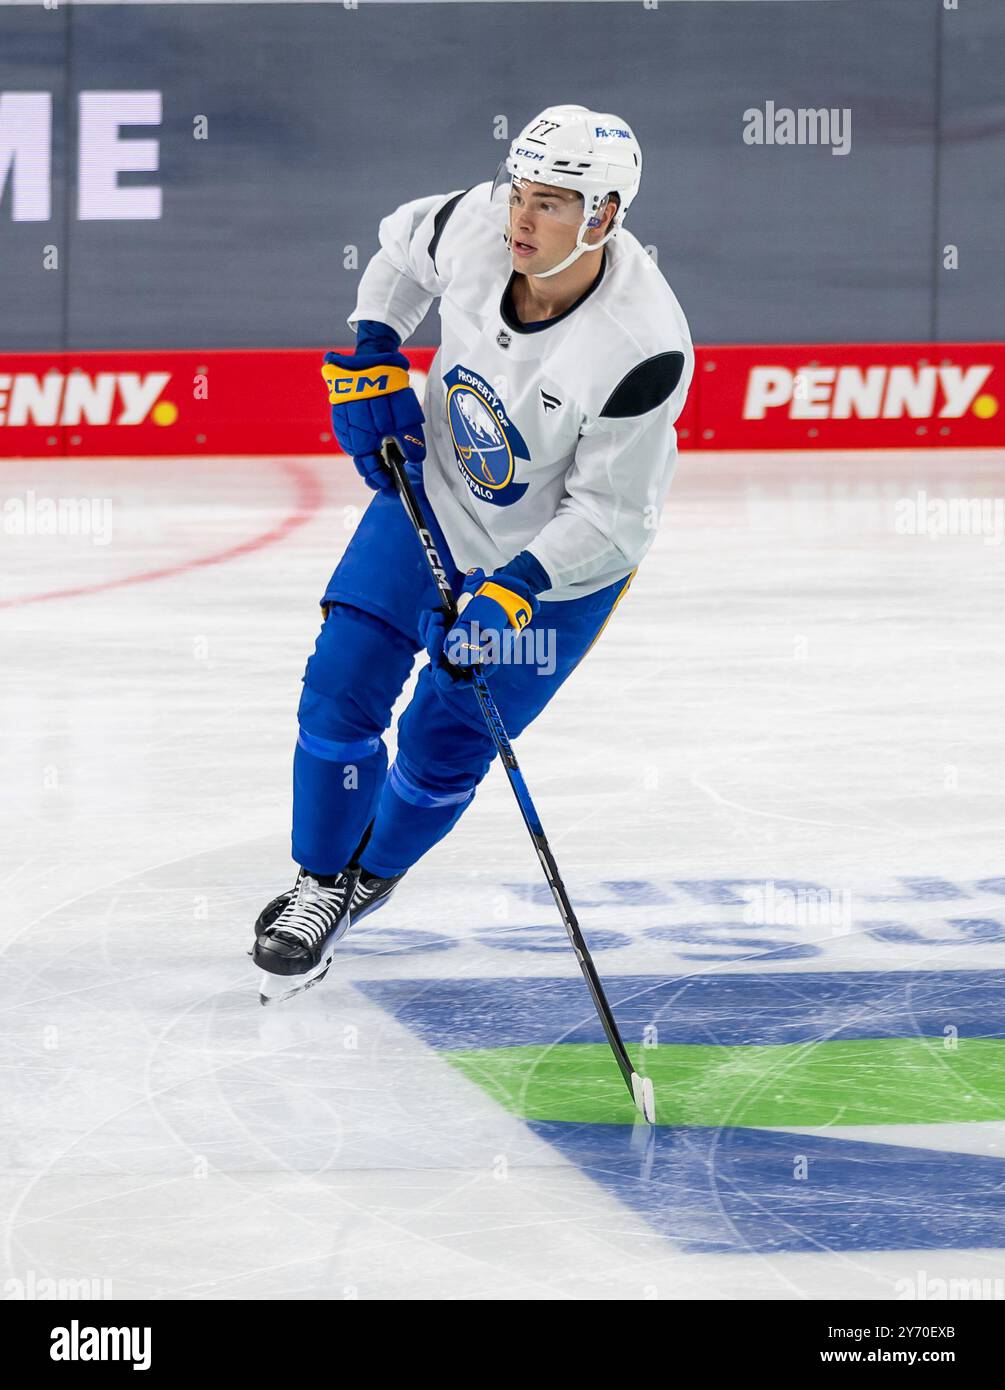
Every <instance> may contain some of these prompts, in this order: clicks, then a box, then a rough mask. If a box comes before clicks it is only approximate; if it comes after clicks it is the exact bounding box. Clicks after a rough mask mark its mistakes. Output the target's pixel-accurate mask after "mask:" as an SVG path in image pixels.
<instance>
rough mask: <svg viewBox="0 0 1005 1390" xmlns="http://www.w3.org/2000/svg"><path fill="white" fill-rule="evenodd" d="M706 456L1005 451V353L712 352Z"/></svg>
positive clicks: (702, 376) (702, 407)
mask: <svg viewBox="0 0 1005 1390" xmlns="http://www.w3.org/2000/svg"><path fill="white" fill-rule="evenodd" d="M695 377H696V380H697V382H698V416H699V423H700V438H699V439H698V441H697V443H698V444H699V446H700V447H704V448H709V449H884V448H898V449H905V448H908V449H909V448H933V447H939V446H948V447H951V448H961V447H963V448H967V447H977V446H983V447H985V448H987V447H994V446H999V445H1002V444H1005V411H1003V410H1002V409H1001V405H1002V402H1003V397H1005V344H1003V343H937V344H932V343H928V344H926V343H861V344H852V343H840V344H836V345H831V346H817V345H813V346H802V347H800V346H794V347H720V348H716V347H703V348H701V349H700V351H699V354H698V363H697V368H696V372H695Z"/></svg>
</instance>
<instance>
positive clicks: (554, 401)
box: [540, 386, 562, 415]
mask: <svg viewBox="0 0 1005 1390" xmlns="http://www.w3.org/2000/svg"><path fill="white" fill-rule="evenodd" d="M540 389H541V404H542V405H543V406H544V413H545V414H546V415H550V414H551V412H552V411H553V410H557V409H558V407H559V406H560V405H561V404H562V402H561V401H560V400H559V399H558V397H557V396H549V395H548V392H547V391H546V390H545V389H544V387H543V386H542V387H541V388H540Z"/></svg>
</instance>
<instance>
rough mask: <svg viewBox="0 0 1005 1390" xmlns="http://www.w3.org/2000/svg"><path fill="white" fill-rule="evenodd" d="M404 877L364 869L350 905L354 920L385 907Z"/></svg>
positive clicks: (356, 920)
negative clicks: (371, 872) (383, 876)
mask: <svg viewBox="0 0 1005 1390" xmlns="http://www.w3.org/2000/svg"><path fill="white" fill-rule="evenodd" d="M404 877H405V875H404V874H395V875H394V876H393V878H378V877H377V875H376V874H369V873H367V871H366V870H365V869H363V870H362V871H361V872H360V876H359V880H358V881H357V883H356V887H355V888H354V889H353V895H352V902H351V903H350V905H349V916H350V917H351V918H352V920H353V921H354V922H359V921H361V920H362V918H364V917H366V916H367V915H368V914H369V913H371V912H376V911H377V908H378V907H383V906H384V904H385V903H386V902H387V900H388V898H389V897H390V896H391V894H392V893H393V892H394V890H395V889H396V888H397V886H398V884H399V883H400V882H401V880H402V879H403V878H404ZM266 911H268V909H266Z"/></svg>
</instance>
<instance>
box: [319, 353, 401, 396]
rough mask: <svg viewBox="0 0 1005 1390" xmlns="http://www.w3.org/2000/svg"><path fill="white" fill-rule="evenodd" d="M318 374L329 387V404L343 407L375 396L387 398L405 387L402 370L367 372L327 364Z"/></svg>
mask: <svg viewBox="0 0 1005 1390" xmlns="http://www.w3.org/2000/svg"><path fill="white" fill-rule="evenodd" d="M321 375H322V376H323V377H324V379H325V385H326V386H327V387H328V403H329V405H346V404H347V403H348V402H349V401H368V400H372V399H373V397H374V396H389V395H390V394H391V392H392V391H403V390H404V389H405V387H407V386H408V384H409V382H408V372H407V371H406V370H405V368H404V367H370V368H369V369H368V370H367V371H358V372H354V371H347V370H346V368H345V367H337V366H336V365H335V363H334V362H326V363H325V364H324V366H323V367H322V368H321Z"/></svg>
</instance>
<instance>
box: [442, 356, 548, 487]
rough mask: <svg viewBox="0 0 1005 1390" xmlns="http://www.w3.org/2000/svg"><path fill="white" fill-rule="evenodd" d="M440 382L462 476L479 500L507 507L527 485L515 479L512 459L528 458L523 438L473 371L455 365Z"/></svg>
mask: <svg viewBox="0 0 1005 1390" xmlns="http://www.w3.org/2000/svg"><path fill="white" fill-rule="evenodd" d="M443 381H444V384H445V386H446V388H447V423H448V425H449V427H450V437H451V439H452V440H453V443H454V452H455V454H456V457H457V464H458V467H459V468H460V470H461V476H462V477H463V479H464V481H465V482H466V483H467V485H468V487H469V488H470V489H471V491H472V492H473V493H474V495H475V496H476V497H477V498H478V499H479V500H480V501H482V502H491V503H492V505H493V506H495V507H509V506H512V504H513V503H514V502H518V501H519V500H520V498H521V497H522V496H523V495H524V493H525V492H526V491H527V484H526V483H517V482H515V481H514V477H515V473H516V461H517V459H527V460H528V461H529V460H530V451H529V450H528V448H527V445H526V444H525V443H524V440H523V436H522V435H521V434H520V431H519V430H518V429H517V427H516V425H514V424H513V421H512V420H511V419H510V418H509V416H508V415H507V413H506V409H505V407H504V405H503V403H502V401H501V400H500V399H499V397H498V396H497V395H496V393H495V391H493V389H492V387H491V386H489V384H488V383H487V382H486V381H484V380H483V379H482V378H481V377H480V376H479V375H478V374H477V372H472V371H471V370H470V369H469V368H467V367H462V366H460V365H459V364H458V365H457V366H456V367H452V368H451V369H450V371H449V372H447V373H446V375H445V376H444V378H443Z"/></svg>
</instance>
